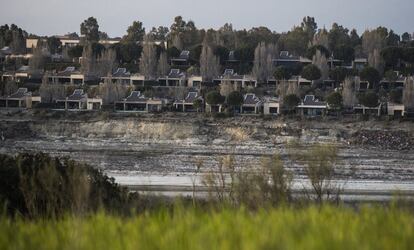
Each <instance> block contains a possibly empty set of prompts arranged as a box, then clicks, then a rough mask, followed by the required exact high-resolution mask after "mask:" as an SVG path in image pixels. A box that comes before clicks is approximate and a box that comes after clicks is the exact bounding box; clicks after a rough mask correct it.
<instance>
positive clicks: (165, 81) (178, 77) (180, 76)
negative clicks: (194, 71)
mask: <svg viewBox="0 0 414 250" xmlns="http://www.w3.org/2000/svg"><path fill="white" fill-rule="evenodd" d="M158 82H159V85H160V86H166V87H184V86H186V75H185V73H184V72H181V71H180V70H179V69H171V70H170V73H169V74H168V75H167V76H165V77H160V78H158Z"/></svg>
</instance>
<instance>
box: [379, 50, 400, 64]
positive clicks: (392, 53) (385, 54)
mask: <svg viewBox="0 0 414 250" xmlns="http://www.w3.org/2000/svg"><path fill="white" fill-rule="evenodd" d="M403 53H404V50H403V48H400V47H387V48H384V49H383V50H381V57H382V58H383V59H384V62H385V66H387V67H391V68H395V67H398V66H399V65H398V64H399V63H400V60H401V59H402V58H403Z"/></svg>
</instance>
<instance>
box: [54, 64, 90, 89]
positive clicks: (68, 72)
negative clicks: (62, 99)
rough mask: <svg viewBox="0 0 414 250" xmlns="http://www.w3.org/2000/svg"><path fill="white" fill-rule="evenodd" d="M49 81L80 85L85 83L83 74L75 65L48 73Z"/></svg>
mask: <svg viewBox="0 0 414 250" xmlns="http://www.w3.org/2000/svg"><path fill="white" fill-rule="evenodd" d="M49 82H51V83H61V84H77V85H82V84H84V83H85V76H84V75H83V74H82V73H81V72H80V71H77V70H76V69H75V67H66V69H65V70H63V71H61V72H58V73H55V74H52V75H50V76H49Z"/></svg>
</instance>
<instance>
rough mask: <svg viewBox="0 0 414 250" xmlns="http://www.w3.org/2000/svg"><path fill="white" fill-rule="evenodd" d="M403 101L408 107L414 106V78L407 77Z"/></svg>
mask: <svg viewBox="0 0 414 250" xmlns="http://www.w3.org/2000/svg"><path fill="white" fill-rule="evenodd" d="M403 103H404V106H405V108H406V109H413V108H414V78H413V77H407V78H406V79H405V81H404V90H403Z"/></svg>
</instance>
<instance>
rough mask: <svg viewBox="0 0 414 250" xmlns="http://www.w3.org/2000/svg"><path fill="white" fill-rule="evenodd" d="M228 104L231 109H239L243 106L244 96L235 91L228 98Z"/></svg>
mask: <svg viewBox="0 0 414 250" xmlns="http://www.w3.org/2000/svg"><path fill="white" fill-rule="evenodd" d="M227 104H228V105H229V106H231V107H233V108H234V107H239V106H241V105H242V104H243V95H242V94H241V93H240V92H239V91H233V92H231V93H230V94H229V96H228V97H227Z"/></svg>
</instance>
